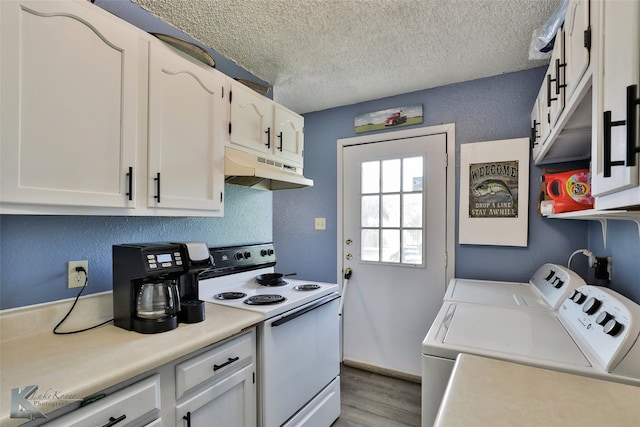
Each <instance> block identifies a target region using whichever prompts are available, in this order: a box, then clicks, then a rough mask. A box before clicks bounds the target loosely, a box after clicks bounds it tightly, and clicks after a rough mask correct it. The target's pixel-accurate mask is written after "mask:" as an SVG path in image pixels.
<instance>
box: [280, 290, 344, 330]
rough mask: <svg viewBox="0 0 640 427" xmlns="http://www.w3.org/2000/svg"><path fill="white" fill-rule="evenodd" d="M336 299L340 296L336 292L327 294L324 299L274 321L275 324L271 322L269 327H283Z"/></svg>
mask: <svg viewBox="0 0 640 427" xmlns="http://www.w3.org/2000/svg"><path fill="white" fill-rule="evenodd" d="M338 298H340V294H339V293H337V292H336V293H332V294H329V295H327V296H324V297H322V298H320V299H317V300H316V301H314V302H313V303H311V304H309V305H307V306H306V307H304V308H302V309H300V310H298V311H296V312H295V313H291V314H288V315H286V316H284V317H281V318H280V319H278V320H276V321H275V322H272V323H271V326H280V325H284V324H285V323H287V322H290V321H292V320H293V319H295V318H296V317H300V316H302V315H303V314H306V313H308V312H310V311H311V310H315V309H316V308H318V307H320V306H323V305H325V304H328V303H330V302H331V301H333V300H336V299H338Z"/></svg>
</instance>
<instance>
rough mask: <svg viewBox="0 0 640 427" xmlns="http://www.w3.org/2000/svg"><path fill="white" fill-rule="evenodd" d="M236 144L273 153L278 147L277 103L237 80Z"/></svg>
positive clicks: (233, 85) (233, 132) (233, 87)
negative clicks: (274, 109)
mask: <svg viewBox="0 0 640 427" xmlns="http://www.w3.org/2000/svg"><path fill="white" fill-rule="evenodd" d="M230 102H231V122H230V124H229V132H230V140H231V143H232V144H237V145H241V146H243V147H247V148H251V149H252V150H254V151H257V152H261V153H265V154H267V153H271V151H272V148H273V147H274V134H275V133H274V130H273V129H272V128H271V127H272V124H273V102H272V101H271V100H270V99H269V98H265V97H264V96H262V95H260V94H258V93H256V92H254V91H253V90H252V89H249V88H248V87H246V86H245V85H243V84H242V83H239V82H236V81H235V80H233V81H232V83H231V95H230Z"/></svg>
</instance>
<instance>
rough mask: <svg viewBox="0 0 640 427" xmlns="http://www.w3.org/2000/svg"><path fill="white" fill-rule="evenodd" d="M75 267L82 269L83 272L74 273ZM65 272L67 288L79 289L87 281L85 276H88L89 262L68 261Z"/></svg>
mask: <svg viewBox="0 0 640 427" xmlns="http://www.w3.org/2000/svg"><path fill="white" fill-rule="evenodd" d="M76 267H82V268H84V271H76ZM67 270H68V273H67V277H68V286H69V288H81V287H83V286H84V284H85V282H86V281H87V275H88V274H89V261H88V260H83V261H69V262H68V268H67Z"/></svg>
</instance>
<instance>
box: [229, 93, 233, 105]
mask: <svg viewBox="0 0 640 427" xmlns="http://www.w3.org/2000/svg"><path fill="white" fill-rule="evenodd" d="M231 98H233V91H229V104H231Z"/></svg>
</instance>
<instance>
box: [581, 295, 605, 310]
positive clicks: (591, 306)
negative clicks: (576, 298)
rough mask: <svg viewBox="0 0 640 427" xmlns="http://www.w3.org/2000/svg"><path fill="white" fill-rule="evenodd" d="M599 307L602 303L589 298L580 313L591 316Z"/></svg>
mask: <svg viewBox="0 0 640 427" xmlns="http://www.w3.org/2000/svg"><path fill="white" fill-rule="evenodd" d="M601 305H602V302H601V301H600V300H599V299H597V298H594V297H591V298H589V300H587V302H586V303H585V304H584V307H582V311H584V312H585V313H587V314H593V313H595V312H596V311H598V309H599V308H600V306H601Z"/></svg>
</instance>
